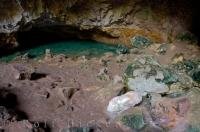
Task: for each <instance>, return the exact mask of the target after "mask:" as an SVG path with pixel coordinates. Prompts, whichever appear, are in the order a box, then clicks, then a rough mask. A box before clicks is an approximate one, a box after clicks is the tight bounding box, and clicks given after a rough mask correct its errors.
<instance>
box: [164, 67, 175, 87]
mask: <svg viewBox="0 0 200 132" xmlns="http://www.w3.org/2000/svg"><path fill="white" fill-rule="evenodd" d="M163 75H164V79H163V80H162V82H163V83H165V84H173V83H175V82H177V81H178V75H177V74H176V73H175V72H174V71H172V70H171V69H164V70H163Z"/></svg>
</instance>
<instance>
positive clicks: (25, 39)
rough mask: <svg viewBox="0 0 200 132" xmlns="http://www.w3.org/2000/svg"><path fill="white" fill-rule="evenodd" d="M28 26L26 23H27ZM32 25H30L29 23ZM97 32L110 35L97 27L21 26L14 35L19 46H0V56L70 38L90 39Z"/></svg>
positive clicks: (69, 39)
mask: <svg viewBox="0 0 200 132" xmlns="http://www.w3.org/2000/svg"><path fill="white" fill-rule="evenodd" d="M27 26H28V25H27ZM31 26H32V25H31ZM94 33H95V34H99V35H102V36H106V37H112V36H110V35H109V34H107V33H104V32H102V31H100V30H99V29H92V30H80V29H79V28H77V27H68V26H42V27H31V28H28V27H26V26H25V27H23V28H22V29H21V30H20V31H18V32H17V33H16V35H15V37H16V39H17V42H18V43H19V46H18V47H17V48H14V49H13V50H12V48H9V47H5V48H4V47H0V48H1V49H2V50H1V51H3V52H0V57H1V56H4V55H9V54H12V53H14V52H18V51H19V52H22V55H23V51H25V50H28V49H32V48H35V47H37V46H40V45H44V44H52V43H55V42H56V43H59V42H63V41H71V40H80V39H81V40H91V41H92V36H93V35H94ZM28 57H29V58H34V57H35V56H28Z"/></svg>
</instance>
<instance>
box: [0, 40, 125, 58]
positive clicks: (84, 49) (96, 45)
mask: <svg viewBox="0 0 200 132" xmlns="http://www.w3.org/2000/svg"><path fill="white" fill-rule="evenodd" d="M45 49H50V50H51V53H52V54H65V55H67V56H75V57H76V56H82V55H85V56H91V57H92V56H95V57H97V56H101V55H103V54H104V53H106V52H113V53H118V52H124V51H125V50H126V48H125V47H123V46H114V45H108V44H104V43H100V42H96V41H89V40H69V41H63V42H56V43H48V44H43V45H40V46H37V47H34V48H31V49H28V50H23V51H20V52H15V53H13V54H10V55H7V56H3V57H1V58H0V61H3V62H9V61H12V60H13V59H15V58H16V57H17V56H21V55H24V54H26V53H28V55H29V56H30V57H31V58H40V57H42V56H43V55H44V53H45Z"/></svg>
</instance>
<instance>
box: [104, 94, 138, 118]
mask: <svg viewBox="0 0 200 132" xmlns="http://www.w3.org/2000/svg"><path fill="white" fill-rule="evenodd" d="M141 101H142V96H141V95H140V93H138V92H134V91H131V92H128V93H126V94H124V95H121V96H117V97H114V98H113V99H111V100H110V102H109V104H108V107H107V111H108V112H109V114H111V115H117V114H119V113H121V112H123V111H125V110H127V109H129V108H131V107H134V106H135V105H137V104H139V103H140V102H141Z"/></svg>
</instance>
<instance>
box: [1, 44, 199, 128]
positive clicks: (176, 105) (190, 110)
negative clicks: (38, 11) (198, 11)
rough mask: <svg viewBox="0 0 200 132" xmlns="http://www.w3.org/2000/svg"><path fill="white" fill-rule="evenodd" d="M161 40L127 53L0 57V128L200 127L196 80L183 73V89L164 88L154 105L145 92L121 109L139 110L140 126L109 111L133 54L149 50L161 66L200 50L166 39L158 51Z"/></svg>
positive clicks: (193, 56)
mask: <svg viewBox="0 0 200 132" xmlns="http://www.w3.org/2000/svg"><path fill="white" fill-rule="evenodd" d="M160 46H161V45H160V44H153V45H152V46H150V47H148V48H146V49H141V50H138V49H132V50H131V51H130V53H126V54H119V55H113V54H112V53H105V55H104V56H101V57H90V58H87V57H85V56H80V57H77V58H73V57H66V56H64V55H59V54H58V55H49V54H48V55H46V56H44V58H41V59H39V60H32V59H27V58H25V59H24V58H22V59H19V58H18V59H17V60H14V61H12V62H9V63H1V64H0V73H1V74H0V87H1V91H0V96H1V97H0V101H1V105H2V106H1V107H2V108H1V109H2V110H1V111H0V114H1V116H0V122H2V123H3V124H2V123H1V127H0V129H2V130H4V131H5V132H27V131H34V132H35V131H39V132H40V131H41V132H43V131H52V132H58V131H61V132H71V131H72V132H79V131H80V132H90V131H95V132H96V131H97V132H101V131H104V132H131V131H150V132H151V131H172V132H175V131H176V132H183V131H195V132H197V131H200V127H199V126H200V120H199V119H200V114H199V110H200V108H199V107H200V105H198V104H200V103H199V101H200V98H199V97H198V95H199V94H200V89H199V88H200V85H199V83H198V82H196V81H194V80H192V79H191V78H190V76H189V75H187V74H186V73H184V74H180V76H182V75H185V76H187V77H188V78H190V79H191V80H192V81H191V82H188V83H189V84H188V85H189V86H190V87H189V90H188V91H187V92H185V93H184V94H183V95H182V94H181V96H178V97H173V98H172V97H169V96H167V95H168V93H172V94H173V90H172V91H171V89H170V90H169V91H168V92H167V93H164V94H162V96H161V97H160V98H158V99H155V101H157V104H158V105H155V106H154V107H151V108H149V106H148V105H147V104H148V103H147V102H148V101H146V100H148V99H147V96H148V95H147V96H145V97H143V101H142V102H141V103H140V104H139V105H136V106H135V107H131V108H129V109H128V110H126V111H124V112H123V114H130V113H134V111H140V112H141V113H142V115H143V121H142V122H141V121H138V122H139V123H141V124H142V123H143V122H144V123H143V124H142V128H140V127H139V128H138V127H137V126H136V127H135V125H134V124H133V126H134V128H132V129H131V127H130V125H125V124H123V123H122V122H121V120H120V119H119V118H120V116H121V115H123V114H121V115H120V116H117V117H113V116H110V115H109V114H108V113H107V110H106V109H107V106H108V103H109V101H110V100H111V99H112V98H114V97H116V96H118V95H121V94H123V93H124V92H125V91H126V89H125V88H126V85H125V84H124V81H123V76H124V72H125V71H126V68H127V66H128V65H129V64H131V63H134V60H135V59H136V58H141V57H144V56H153V57H154V58H155V59H157V60H158V62H159V63H160V65H161V66H163V67H170V66H171V65H173V64H178V63H180V62H185V61H188V60H195V59H199V56H200V52H199V51H200V50H199V47H198V46H195V45H190V44H186V43H176V44H166V45H164V46H165V48H166V52H165V51H162V50H161V51H159V50H158V49H159V47H160ZM165 48H164V49H165ZM155 49H156V50H155ZM177 72H179V71H177ZM197 77H198V76H197ZM199 78H200V77H199ZM197 80H198V79H197ZM184 81H185V82H187V80H184ZM184 81H183V82H184ZM174 86H178V83H175V84H174ZM169 87H170V86H169ZM180 87H181V86H180ZM170 88H171V87H170ZM180 89H181V88H180ZM126 92H127V91H126ZM149 109H151V110H152V111H153V112H152V111H151V110H149ZM153 114H154V115H153ZM155 115H156V116H155ZM138 122H137V121H136V124H137V123H138ZM69 128H70V129H69ZM79 129H80V130H79ZM78 130H79V131H78Z"/></svg>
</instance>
